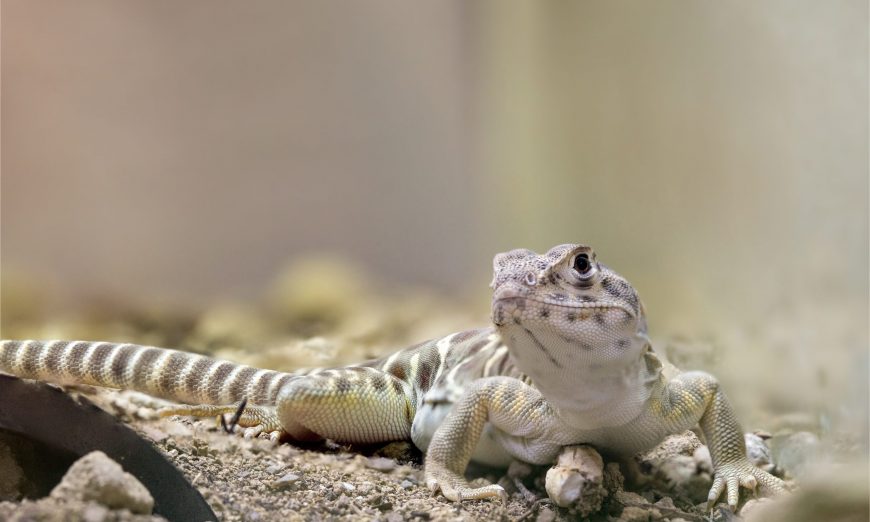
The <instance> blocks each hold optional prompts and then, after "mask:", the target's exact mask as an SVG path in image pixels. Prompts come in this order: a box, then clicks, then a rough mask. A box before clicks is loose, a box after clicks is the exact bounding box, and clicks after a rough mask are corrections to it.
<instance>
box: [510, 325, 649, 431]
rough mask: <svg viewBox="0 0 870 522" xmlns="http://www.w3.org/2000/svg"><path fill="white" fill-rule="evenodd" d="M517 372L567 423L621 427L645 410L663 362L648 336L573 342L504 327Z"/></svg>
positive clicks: (545, 333)
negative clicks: (619, 339) (616, 342)
mask: <svg viewBox="0 0 870 522" xmlns="http://www.w3.org/2000/svg"><path fill="white" fill-rule="evenodd" d="M499 330H500V332H499V333H500V334H501V336H502V340H503V342H504V343H505V344H506V345H507V347H508V350H509V351H510V353H511V356H512V358H513V359H514V362H515V364H516V365H517V367H518V368H519V369H520V370H521V371H522V372H523V373H525V374H526V375H528V376H529V377H530V378H531V379H532V381H533V382H534V384H535V386H536V387H537V388H538V389H539V390H540V392H541V394H542V395H544V397H545V398H546V399H547V402H548V403H549V404H550V406H552V407H553V408H554V409H555V410H556V411H557V412H558V413H559V416H560V417H562V418H563V420H565V421H566V422H567V423H569V424H571V425H576V426H583V427H585V428H597V427H606V426H618V425H621V424H625V423H626V422H628V421H630V420H632V419H634V418H635V417H636V416H637V415H639V414H640V413H641V411H642V410H643V407H644V404H645V403H646V401H647V400H648V399H649V397H650V395H651V394H652V392H653V389H654V386H655V384H656V382H658V379H659V376H660V374H661V363H660V362H659V360H658V358H657V357H656V355H655V353H654V352H653V351H652V349H651V347H650V344H649V339H648V338H647V336H646V335H645V334H643V333H637V334H636V335H634V336H632V337H630V338H629V340H628V341H629V342H628V343H625V342H621V343H620V344H619V345H618V346H617V344H615V341H614V340H611V339H601V340H598V342H597V343H592V342H585V343H577V342H570V341H568V340H566V339H563V338H561V337H560V336H558V335H556V334H550V333H547V332H546V331H544V332H540V331H539V332H532V331H529V330H526V329H524V328H516V327H507V328H500V329H499Z"/></svg>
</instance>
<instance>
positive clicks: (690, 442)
mask: <svg viewBox="0 0 870 522" xmlns="http://www.w3.org/2000/svg"><path fill="white" fill-rule="evenodd" d="M700 446H703V444H702V443H701V439H699V438H698V436H697V435H695V434H694V433H693V432H691V431H684V432H683V433H678V434H676V435H669V436H667V437H665V439H664V440H663V441H661V442H660V443H659V444H658V445H657V446H656V447H655V448H653V449H651V450H649V451H647V452H645V453H641V454H640V455H638V456H637V457H636V458H637V460H638V462H639V463H640V464H641V466H648V467H652V468H655V467H657V466H658V465H659V464H660V463H662V462H664V461H666V460H668V459H670V458H671V457H673V456H675V455H686V456H691V455H692V454H693V453H694V452H695V450H696V449H698V448H699V447H700Z"/></svg>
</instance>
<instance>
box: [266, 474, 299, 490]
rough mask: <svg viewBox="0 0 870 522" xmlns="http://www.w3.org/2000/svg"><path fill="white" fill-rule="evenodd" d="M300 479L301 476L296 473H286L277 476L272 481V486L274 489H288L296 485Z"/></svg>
mask: <svg viewBox="0 0 870 522" xmlns="http://www.w3.org/2000/svg"><path fill="white" fill-rule="evenodd" d="M301 479H302V477H301V476H299V475H297V474H296V473H287V474H286V475H284V476H283V477H281V478H279V479H278V480H276V481H275V482H273V483H272V487H273V488H275V489H289V488H292V487H293V486H295V485H296V483H297V482H299V481H300V480H301Z"/></svg>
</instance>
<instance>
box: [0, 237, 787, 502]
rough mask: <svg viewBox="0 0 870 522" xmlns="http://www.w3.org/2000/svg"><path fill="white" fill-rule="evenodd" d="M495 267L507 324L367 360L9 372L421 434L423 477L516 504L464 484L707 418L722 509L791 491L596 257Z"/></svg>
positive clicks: (15, 356) (145, 353) (367, 432)
mask: <svg viewBox="0 0 870 522" xmlns="http://www.w3.org/2000/svg"><path fill="white" fill-rule="evenodd" d="M493 264H494V277H493V282H492V287H493V302H492V319H493V323H494V325H495V328H486V329H481V330H470V331H466V332H459V333H456V334H451V335H448V336H447V337H444V338H441V339H434V340H431V341H427V342H424V343H421V344H418V345H416V346H412V347H409V348H405V349H403V350H400V351H398V352H396V353H394V354H392V355H390V356H388V357H385V358H382V359H377V360H374V361H369V362H366V363H362V364H360V365H355V366H349V367H344V368H334V369H329V370H307V371H305V370H300V371H298V372H294V373H281V372H275V371H271V370H261V369H257V368H252V367H248V366H242V365H238V364H235V363H231V362H228V361H219V360H215V359H211V358H208V357H203V356H199V355H194V354H189V353H185V352H179V351H174V350H165V349H160V348H153V347H144V346H138V345H132V344H115V343H95V342H85V341H73V342H71V341H48V342H44V341H2V342H0V371H4V372H9V373H12V374H14V375H18V376H21V377H26V378H33V379H40V380H45V381H50V382H55V383H59V384H65V383H85V384H94V385H99V386H108V387H113V388H122V389H132V390H137V391H141V392H145V393H149V394H151V395H154V396H158V397H163V398H167V399H170V400H173V401H177V402H182V403H191V404H192V405H190V406H186V405H181V406H178V407H173V408H169V409H167V410H166V411H164V412H163V413H164V414H166V415H169V414H185V415H195V416H212V415H217V414H224V413H234V412H235V411H236V409H237V406H236V404H237V403H239V402H240V401H241V400H243V399H247V401H248V404H250V406H248V407H247V408H246V409H245V411H244V413H243V414H242V416H241V419H240V421H239V424H240V425H241V426H242V427H245V428H246V430H245V435H246V436H249V437H251V436H257V435H261V434H262V435H268V436H270V437H271V438H273V439H278V438H282V437H289V438H293V439H296V440H310V439H317V438H329V439H333V440H335V441H337V442H344V443H376V442H387V441H392V440H407V439H410V440H412V441H413V442H414V444H415V445H417V446H418V447H419V448H420V449H421V450H423V451H426V462H425V477H426V484H427V485H428V486H429V487H430V488H431V489H432V490H433V491H441V493H442V494H443V495H444V496H445V497H447V498H448V499H451V500H456V501H459V500H465V499H480V498H488V497H498V498H506V493H505V491H504V490H503V489H502V488H501V487H500V486H497V485H490V486H485V487H481V488H472V487H470V486H469V485H468V483H467V482H466V481H465V478H464V477H463V473H464V471H465V468H466V466H467V464H468V462H469V461H470V460H472V459H474V460H477V461H480V462H483V463H487V464H491V465H506V464H507V463H509V462H510V460H511V459H513V458H515V459H519V460H522V461H525V462H529V463H533V464H548V463H552V462H553V461H554V460H555V458H556V456H557V455H558V453H559V451H560V450H561V448H562V447H564V446H569V445H575V444H591V445H593V446H596V447H598V448H600V449H606V450H609V451H611V452H615V453H621V454H626V455H631V454H634V453H637V452H639V451H643V450H646V449H649V448H651V447H653V446H655V445H656V444H658V443H659V442H660V441H661V440H662V439H663V438H664V437H665V436H667V435H669V434H672V433H679V432H681V431H683V430H685V429H688V428H691V427H692V426H695V425H698V424H700V427H701V429H702V431H703V432H704V436H705V437H706V439H707V443H708V445H709V448H710V454H711V456H712V458H713V464H714V467H715V478H714V483H713V487H712V489H711V490H710V496H709V500H710V503H711V504H712V503H713V502H715V501H716V500H717V499H718V498H719V496H720V495H721V494H722V493H723V492H724V493H726V498H727V501H728V504H729V506H731V507H732V509H733V508H734V507H736V505H737V501H738V497H739V488H740V487H741V486H743V487H747V488H749V489H755V488H756V486H757V485H760V486H761V487H762V489H763V490H764V491H766V492H770V493H777V492H780V491H783V490H784V489H785V488H784V485H783V482H782V481H781V480H779V479H778V478H776V477H774V476H772V475H770V474H768V473H766V472H765V471H762V470H761V469H759V468H756V467H755V466H754V465H752V464H751V463H750V462H749V460H748V459H747V457H746V448H745V446H744V439H743V432H742V430H741V428H740V426H739V424H738V423H737V420H736V418H735V415H734V412H733V411H732V410H731V407H730V405H729V404H728V400H727V398H726V397H725V394H724V393H723V392H722V391H721V390H720V389H719V385H718V383H717V382H716V379H715V378H714V377H713V376H711V375H709V374H706V373H703V372H688V373H683V374H680V375H677V376H676V377H674V378H673V379H671V380H668V378H666V377H665V375H664V374H663V372H662V364H661V362H660V361H659V359H658V357H657V356H656V354H655V352H654V351H653V350H652V348H651V346H650V343H649V339H648V337H647V334H646V319H645V315H644V310H643V305H642V304H641V303H640V300H639V298H638V296H637V293H636V292H635V290H634V288H632V287H631V285H630V284H629V283H628V282H627V281H626V280H625V279H623V278H622V277H621V276H619V275H618V274H616V273H615V272H613V271H611V270H610V269H608V268H607V267H605V266H604V265H601V264H599V263H598V262H597V261H596V259H595V253H594V252H593V251H592V249H591V248H589V247H586V246H583V245H560V246H557V247H554V248H553V249H551V250H550V251H549V252H547V253H546V254H544V255H538V254H536V253H534V252H532V251H529V250H513V251H511V252H507V253H504V254H499V255H497V256H496V257H495V260H494V263H493Z"/></svg>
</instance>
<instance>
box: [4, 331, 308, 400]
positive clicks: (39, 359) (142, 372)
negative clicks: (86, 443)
mask: <svg viewBox="0 0 870 522" xmlns="http://www.w3.org/2000/svg"><path fill="white" fill-rule="evenodd" d="M0 372H6V373H11V374H12V375H17V376H19V377H24V378H27V379H38V380H41V381H48V382H52V383H55V384H93V385H97V386H106V387H109V388H121V389H125V390H135V391H139V392H144V393H147V394H149V395H153V396H155V397H162V398H164V399H169V400H172V401H176V402H183V403H188V404H233V403H236V402H239V401H240V400H242V398H244V397H246V398H247V399H248V401H249V402H250V403H254V404H263V405H272V404H275V399H276V398H277V396H278V391H279V390H280V389H281V387H282V386H284V384H285V383H287V382H288V381H289V380H290V379H292V378H293V377H294V375H293V374H290V373H282V372H276V371H272V370H260V369H258V368H253V367H251V366H244V365H241V364H236V363H232V362H229V361H222V360H218V359H212V358H211V357H205V356H202V355H196V354H192V353H187V352H179V351H177V350H167V349H163V348H154V347H151V346H140V345H137V344H120V343H105V342H91V341H0Z"/></svg>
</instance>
